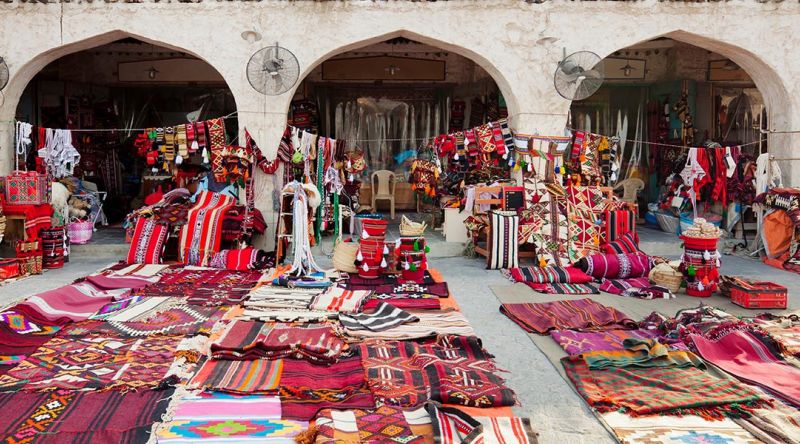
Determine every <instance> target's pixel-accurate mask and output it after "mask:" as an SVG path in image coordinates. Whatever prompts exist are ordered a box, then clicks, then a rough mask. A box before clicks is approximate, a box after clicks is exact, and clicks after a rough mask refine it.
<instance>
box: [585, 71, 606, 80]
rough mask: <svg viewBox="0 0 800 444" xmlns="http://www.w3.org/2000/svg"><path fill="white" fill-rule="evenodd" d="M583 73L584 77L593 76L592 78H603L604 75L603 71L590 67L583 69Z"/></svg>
mask: <svg viewBox="0 0 800 444" xmlns="http://www.w3.org/2000/svg"><path fill="white" fill-rule="evenodd" d="M583 75H584V76H586V78H594V79H603V77H604V76H603V73H602V72H600V71H598V70H596V69H590V70H588V71H584V72H583Z"/></svg>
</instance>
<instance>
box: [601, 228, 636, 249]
mask: <svg viewBox="0 0 800 444" xmlns="http://www.w3.org/2000/svg"><path fill="white" fill-rule="evenodd" d="M641 251H642V250H640V249H639V235H638V234H636V232H635V231H632V232H630V233H625V234H624V235H622V237H620V238H619V239H617V240H615V241H613V242H609V243H607V244H605V245H603V252H604V253H608V254H623V253H639V252H641Z"/></svg>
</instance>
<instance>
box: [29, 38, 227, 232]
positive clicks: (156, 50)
mask: <svg viewBox="0 0 800 444" xmlns="http://www.w3.org/2000/svg"><path fill="white" fill-rule="evenodd" d="M112 38H115V39H116V40H113V41H111V40H110V39H112ZM104 40H105V41H104V42H103V44H102V45H100V46H96V47H93V48H89V49H83V50H81V51H78V52H72V53H69V54H66V55H63V56H62V57H60V58H58V59H55V60H53V61H51V62H50V63H48V64H47V65H46V66H44V67H43V68H42V69H41V70H40V71H39V72H38V73H37V74H36V75H35V76H33V78H32V79H31V81H30V82H29V83H28V84H27V86H26V87H25V89H24V91H23V92H22V94H21V96H20V100H19V102H18V105H17V108H16V112H15V117H16V119H17V120H18V121H21V122H28V123H31V124H32V125H33V126H34V134H33V137H34V143H33V144H32V145H31V146H30V147H29V149H28V150H27V153H26V155H25V156H19V157H18V158H16V159H14V163H16V165H15V167H16V168H23V164H26V165H25V166H26V167H27V168H28V169H34V168H36V158H37V147H39V146H41V144H43V143H44V141H40V140H36V139H37V138H38V136H39V134H38V132H37V128H52V129H67V130H70V133H71V137H72V145H73V146H74V147H75V149H76V150H77V152H78V153H79V154H80V161H79V162H78V164H77V165H75V167H74V169H73V170H72V172H71V174H69V175H68V176H67V177H64V178H61V181H62V182H63V183H65V184H68V185H67V187H68V188H69V190H70V191H73V190H76V189H77V190H83V189H89V190H95V188H96V191H99V192H100V195H101V197H102V198H104V203H103V205H102V213H99V212H97V211H92V212H91V213H90V214H92V213H93V214H95V215H97V221H98V222H103V223H106V222H107V223H108V224H109V225H112V226H115V225H116V226H118V225H119V223H121V222H122V221H123V220H124V218H125V216H126V215H127V214H128V213H129V212H130V211H131V210H133V209H137V208H139V207H141V206H142V205H143V204H144V202H145V200H146V198H147V196H149V195H151V194H152V193H154V192H157V191H158V190H159V189H160V190H161V191H162V192H167V191H169V190H170V189H172V188H175V187H177V186H180V185H184V184H185V183H186V182H187V181H188V180H190V179H191V178H193V177H195V176H197V175H201V174H203V173H204V172H205V171H206V170H207V166H205V165H204V162H203V158H202V153H201V152H200V151H194V150H188V153H184V155H183V156H181V161H182V162H181V163H180V164H176V163H175V161H174V158H171V160H170V159H164V158H163V156H162V158H159V159H157V161H156V162H148V159H147V156H146V155H143V153H142V152H141V150H140V149H139V147H138V146H137V144H136V140H137V137H138V136H140V135H141V134H142V133H144V132H145V131H143V129H149V128H153V129H156V128H160V129H166V128H177V127H179V126H183V125H185V124H186V123H188V122H195V121H196V122H202V121H204V120H206V119H212V118H217V117H221V116H228V115H231V114H232V113H234V112H235V111H236V103H235V101H234V98H233V95H232V93H231V90H230V89H229V87H228V85H227V84H226V82H225V80H224V79H223V77H222V76H221V75H220V73H219V72H218V71H217V70H216V69H214V68H213V67H212V66H211V65H209V64H208V63H207V62H205V61H204V60H202V59H200V58H198V57H196V56H194V55H192V54H189V53H187V52H184V51H182V50H180V49H176V48H169V47H164V46H159V45H157V44H152V43H148V42H145V41H142V40H139V39H136V38H132V37H125V36H124V35H121V34H120V35H116V34H114V35H112V36H111V37H109V38H107V39H106V38H104ZM84 47H85V46H84ZM225 126H226V134H227V135H228V138H231V135H236V134H237V133H238V129H237V121H236V119H235V118H231V119H226V120H225ZM158 137H160V135H159V136H158ZM37 145H38V146H37ZM175 148H176V149H177V151H176V152H178V154H180V146H178V142H176V145H175ZM40 162H41V161H40ZM93 204H94V203H93ZM95 206H96V205H95ZM75 214H78V213H75ZM75 214H74V215H75ZM74 215H73V216H74ZM99 225H100V224H99V223H98V227H99ZM113 231H114V233H115V234H114V236H119V237H121V236H122V230H119V229H117V230H113Z"/></svg>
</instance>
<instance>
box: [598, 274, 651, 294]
mask: <svg viewBox="0 0 800 444" xmlns="http://www.w3.org/2000/svg"><path fill="white" fill-rule="evenodd" d="M649 286H650V279H649V278H647V277H637V278H632V279H603V280H602V282H601V283H600V291H605V292H606V293H611V294H622V293H624V292H625V290H628V289H631V288H646V287H649Z"/></svg>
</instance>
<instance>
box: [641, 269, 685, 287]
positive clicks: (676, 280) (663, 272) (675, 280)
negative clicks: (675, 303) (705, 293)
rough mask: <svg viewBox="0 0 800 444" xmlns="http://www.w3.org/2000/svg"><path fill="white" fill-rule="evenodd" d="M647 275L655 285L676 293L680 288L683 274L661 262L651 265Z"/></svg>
mask: <svg viewBox="0 0 800 444" xmlns="http://www.w3.org/2000/svg"><path fill="white" fill-rule="evenodd" d="M648 277H649V278H650V280H651V281H653V282H654V283H655V284H656V285H660V286H662V287H666V288H667V289H669V291H671V292H672V293H677V292H678V290H680V289H681V283H682V282H683V274H681V272H680V271H678V270H676V269H674V268H672V266H671V265H669V264H667V263H661V264H658V265H656V266H655V267H653V269H652V270H650V275H649V276H648Z"/></svg>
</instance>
